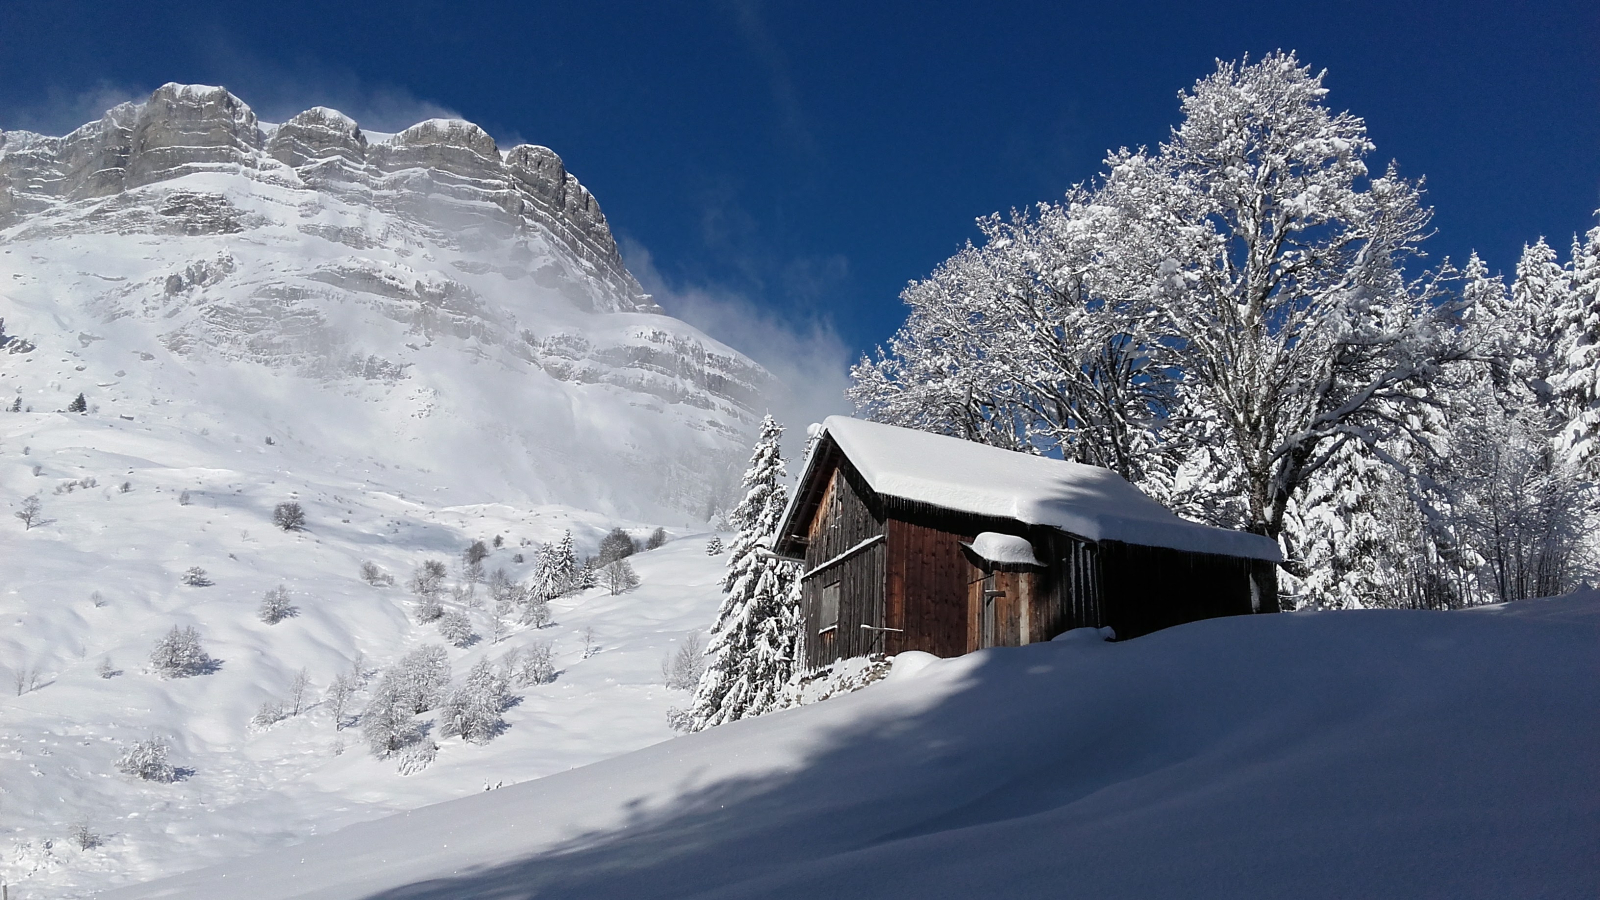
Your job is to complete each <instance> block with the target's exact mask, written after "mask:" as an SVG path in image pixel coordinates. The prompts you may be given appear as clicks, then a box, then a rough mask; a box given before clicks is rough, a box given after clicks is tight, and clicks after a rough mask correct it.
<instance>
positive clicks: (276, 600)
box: [256, 584, 297, 625]
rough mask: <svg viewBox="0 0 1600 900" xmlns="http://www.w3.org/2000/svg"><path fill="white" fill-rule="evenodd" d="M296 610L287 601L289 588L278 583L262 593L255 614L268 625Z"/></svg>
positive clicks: (279, 620) (274, 623)
mask: <svg viewBox="0 0 1600 900" xmlns="http://www.w3.org/2000/svg"><path fill="white" fill-rule="evenodd" d="M296 612H297V610H296V609H295V607H294V605H293V604H292V603H290V602H289V589H288V588H286V587H284V586H283V585H281V584H280V585H278V586H277V587H275V588H273V589H272V590H269V591H267V592H266V593H265V594H263V595H262V597H261V606H260V608H259V609H257V610H256V615H257V617H259V618H260V619H261V621H263V622H265V623H267V624H268V625H276V624H278V623H279V622H282V621H283V620H284V619H287V618H289V617H291V616H293V615H295V613H296Z"/></svg>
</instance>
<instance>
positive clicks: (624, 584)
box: [600, 559, 639, 597]
mask: <svg viewBox="0 0 1600 900" xmlns="http://www.w3.org/2000/svg"><path fill="white" fill-rule="evenodd" d="M600 578H601V581H602V582H603V583H604V584H605V586H606V591H607V592H608V593H610V594H611V596H613V597H615V596H616V595H618V594H622V593H626V592H628V591H631V590H633V589H634V588H636V587H638V586H639V573H637V572H635V571H634V570H633V564H632V563H629V562H628V561H627V560H625V559H614V560H612V561H611V562H608V563H606V565H605V568H603V569H601V570H600Z"/></svg>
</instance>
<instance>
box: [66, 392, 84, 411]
mask: <svg viewBox="0 0 1600 900" xmlns="http://www.w3.org/2000/svg"><path fill="white" fill-rule="evenodd" d="M88 411H89V398H87V397H85V396H83V392H81V391H80V392H79V393H78V396H76V397H74V398H72V402H71V403H68V404H67V412H70V413H84V412H88Z"/></svg>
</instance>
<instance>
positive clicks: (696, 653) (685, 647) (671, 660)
mask: <svg viewBox="0 0 1600 900" xmlns="http://www.w3.org/2000/svg"><path fill="white" fill-rule="evenodd" d="M704 669H705V663H704V661H703V654H702V653H701V652H700V636H699V635H697V634H691V635H689V637H687V638H685V639H684V642H683V643H681V644H679V645H678V651H677V652H676V653H674V654H672V655H670V656H668V657H667V658H665V659H663V660H662V661H661V678H662V681H664V682H665V683H666V685H667V687H669V688H671V689H673V690H675V691H691V690H694V688H695V686H696V685H698V684H699V683H700V673H701V672H702V671H703V670H704Z"/></svg>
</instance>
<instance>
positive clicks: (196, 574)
mask: <svg viewBox="0 0 1600 900" xmlns="http://www.w3.org/2000/svg"><path fill="white" fill-rule="evenodd" d="M183 583H184V584H187V585H188V586H190V587H210V586H211V585H212V584H214V583H215V582H213V581H212V580H211V576H210V575H207V574H206V570H205V569H202V568H200V567H199V566H190V567H189V568H188V569H187V570H186V571H185V572H184V573H183Z"/></svg>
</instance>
